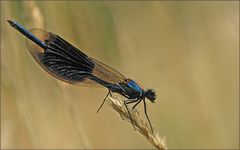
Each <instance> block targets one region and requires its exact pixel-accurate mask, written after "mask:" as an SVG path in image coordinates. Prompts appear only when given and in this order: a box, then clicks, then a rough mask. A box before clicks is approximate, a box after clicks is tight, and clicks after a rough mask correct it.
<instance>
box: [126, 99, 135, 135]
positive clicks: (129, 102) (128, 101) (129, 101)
mask: <svg viewBox="0 0 240 150" xmlns="http://www.w3.org/2000/svg"><path fill="white" fill-rule="evenodd" d="M134 102H136V100H135V101H133V100H126V101H124V105H125V107H126V108H127V112H128V115H129V118H130V120H131V123H132V125H133V129H134V130H136V129H135V126H134V124H133V120H132V116H131V114H130V112H129V110H128V106H127V105H128V104H131V103H134Z"/></svg>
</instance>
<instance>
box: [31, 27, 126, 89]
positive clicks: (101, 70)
mask: <svg viewBox="0 0 240 150" xmlns="http://www.w3.org/2000/svg"><path fill="white" fill-rule="evenodd" d="M30 31H31V32H32V33H33V34H34V35H35V36H36V37H37V38H39V39H40V40H41V41H43V42H44V43H45V44H46V45H47V48H46V49H42V48H41V47H40V46H38V45H37V44H35V43H33V42H32V41H31V40H28V39H27V47H28V49H29V51H30V52H31V54H32V56H33V57H34V59H35V60H36V61H37V62H38V63H39V64H40V65H41V66H42V67H43V68H44V69H45V70H46V71H47V72H49V73H50V74H51V75H53V76H54V77H56V78H58V79H60V80H62V81H64V82H67V83H71V84H80V85H83V86H98V84H97V83H100V84H102V85H103V86H106V85H111V84H114V83H119V82H122V81H123V80H124V79H125V77H124V76H123V75H122V74H121V73H119V72H118V71H116V70H114V69H113V68H111V67H109V66H107V65H105V64H103V63H101V62H99V61H97V60H95V59H93V58H90V57H88V56H87V55H86V54H84V53H83V52H81V51H80V50H78V49H77V48H75V47H74V46H72V45H71V44H70V43H68V42H67V41H65V40H64V39H62V38H61V37H59V36H58V35H55V34H53V33H49V32H47V31H44V30H42V29H32V30H30ZM102 81H103V82H102Z"/></svg>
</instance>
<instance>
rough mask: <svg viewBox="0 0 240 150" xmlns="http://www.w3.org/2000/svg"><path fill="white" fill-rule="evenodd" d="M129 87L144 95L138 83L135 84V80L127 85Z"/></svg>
mask: <svg viewBox="0 0 240 150" xmlns="http://www.w3.org/2000/svg"><path fill="white" fill-rule="evenodd" d="M127 85H128V86H129V87H131V88H132V89H134V90H135V91H138V92H140V93H142V89H141V88H140V87H139V85H137V83H136V82H134V81H133V80H132V81H130V82H128V84H127Z"/></svg>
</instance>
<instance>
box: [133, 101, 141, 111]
mask: <svg viewBox="0 0 240 150" xmlns="http://www.w3.org/2000/svg"><path fill="white" fill-rule="evenodd" d="M141 101H142V99H139V100H138V102H137V103H136V104H134V105H133V107H132V109H134V108H135V107H136V106H137V105H138V104H139V103H140V102H141Z"/></svg>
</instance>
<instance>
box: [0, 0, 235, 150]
mask: <svg viewBox="0 0 240 150" xmlns="http://www.w3.org/2000/svg"><path fill="white" fill-rule="evenodd" d="M7 19H12V20H16V21H18V22H19V23H20V24H22V25H24V26H25V27H26V28H28V29H30V28H36V27H38V28H43V29H46V30H48V31H51V32H54V33H57V34H58V35H61V36H62V37H63V38H65V39H66V40H67V41H69V42H70V43H72V44H73V45H75V46H76V47H78V48H80V49H82V50H83V51H84V52H85V53H87V54H88V55H90V56H92V57H94V58H96V59H98V60H100V61H102V62H104V63H106V64H109V65H110V66H112V67H114V68H116V69H117V70H119V71H120V72H121V73H123V74H124V75H125V76H127V77H130V78H133V79H135V80H136V81H137V82H139V83H140V84H141V85H142V86H143V87H144V88H154V89H155V90H156V92H157V100H156V103H155V104H151V103H150V102H148V113H149V116H150V118H151V121H152V124H153V125H154V127H155V129H156V130H159V131H160V134H161V135H164V136H165V137H166V140H167V144H168V147H169V148H176V149H180V148H184V149H186V148H189V149H196V148H198V149H200V148H216V149H219V148H223V149H233V148H239V2H238V1H229V2H228V1H225V2H224V1H221V2H220V1H203V2H190V1H184V2H183V1H182V2H180V1H179V2H177V1H169V2H165V1H158V2H156V1H155V2H154V1H149V2H148V1H142V2H137V1H136V2H130V1H123V2H113V1H108V2H107V1H105V2H98V1H95V2H90V1H85V2H81V1H72V2H65V1H37V2H35V1H12V2H11V1H1V148H23V149H26V148H57V149H59V148H68V149H69V148H84V149H85V148H98V149H99V148H152V146H151V145H150V144H149V143H148V142H147V141H146V140H145V138H144V137H143V136H142V135H141V134H139V133H138V132H135V131H133V129H132V126H131V124H129V123H126V121H123V120H122V119H121V118H120V116H119V114H117V113H116V112H115V111H113V110H112V108H110V107H109V106H108V105H105V106H104V107H103V109H102V110H101V112H100V113H99V114H97V113H96V110H97V108H98V107H99V105H100V104H101V102H102V100H103V98H104V96H105V95H106V93H107V90H106V89H105V88H89V87H80V86H74V85H68V84H65V83H63V82H61V81H59V80H56V79H55V78H53V77H52V76H50V75H49V74H48V73H46V72H45V71H44V70H43V69H42V68H41V67H40V66H39V65H38V64H37V63H36V62H35V61H34V59H33V58H32V56H31V55H30V53H29V52H28V50H27V48H26V45H25V40H24V37H23V36H22V35H21V34H20V33H19V32H17V31H16V30H14V29H13V28H11V27H10V26H9V25H8V23H7V22H6V20H7ZM115 96H118V95H115ZM142 106H143V105H139V106H138V107H137V108H138V109H139V110H140V111H141V112H142V113H143V111H142Z"/></svg>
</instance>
